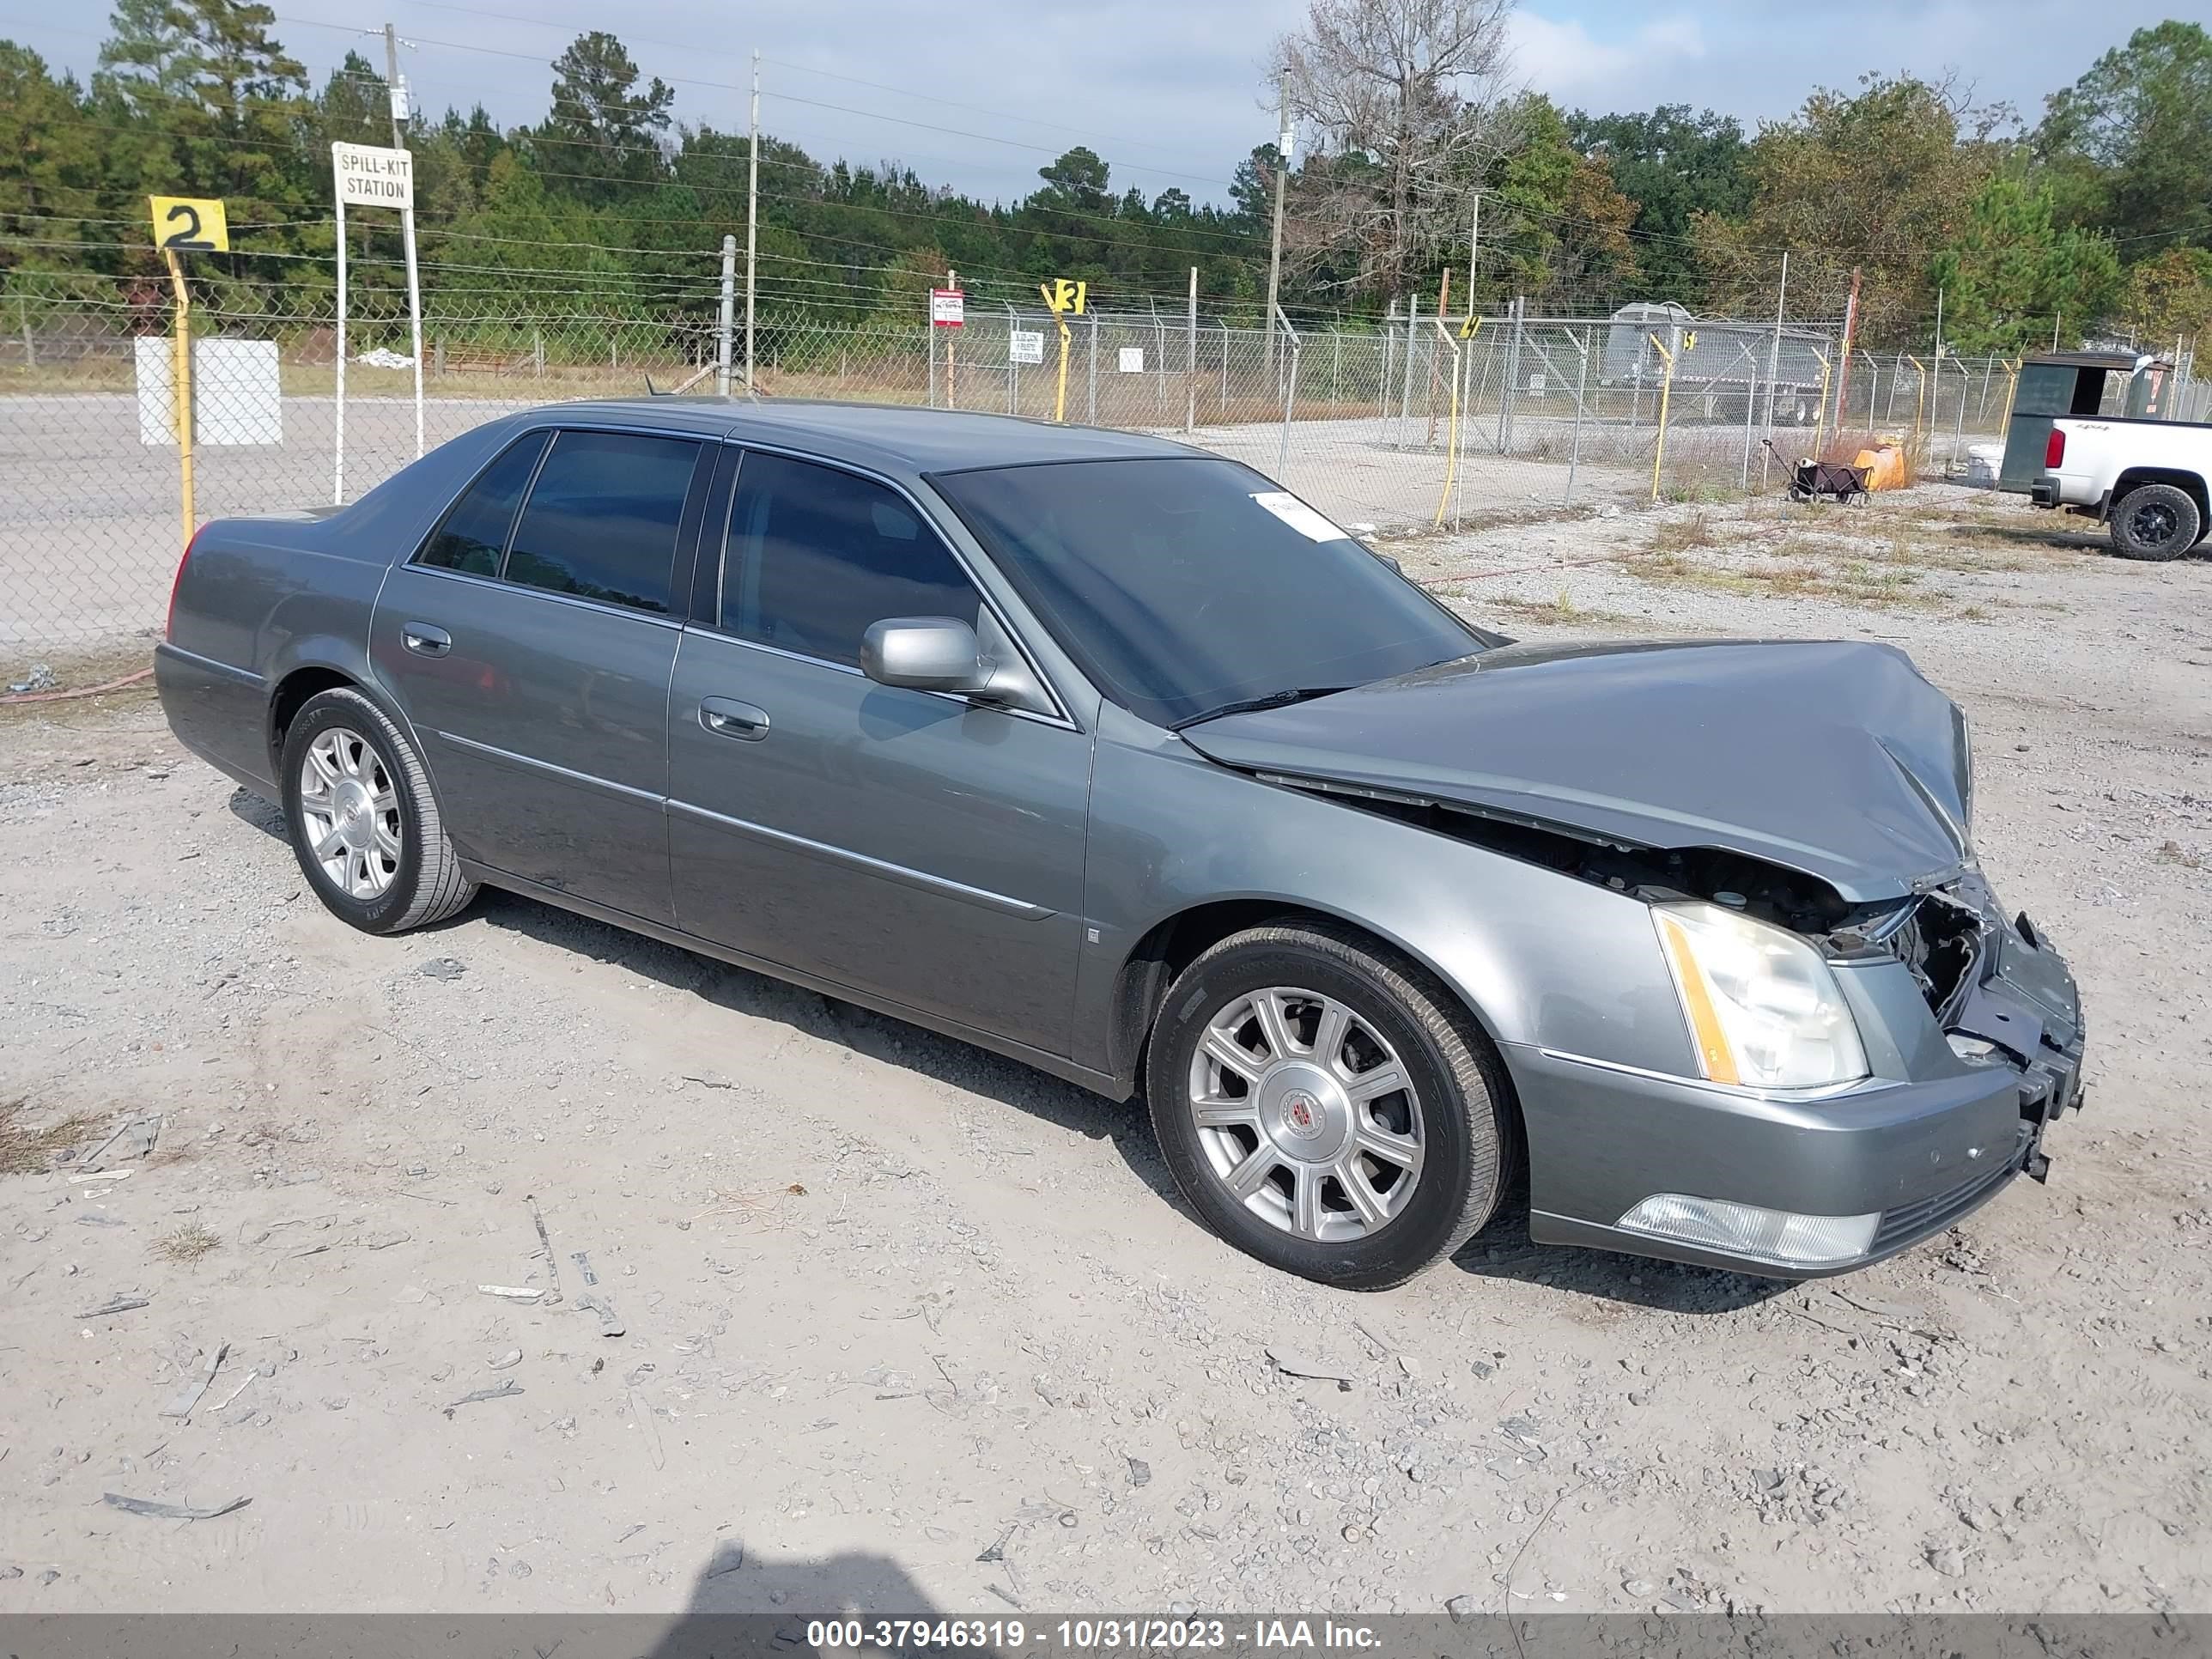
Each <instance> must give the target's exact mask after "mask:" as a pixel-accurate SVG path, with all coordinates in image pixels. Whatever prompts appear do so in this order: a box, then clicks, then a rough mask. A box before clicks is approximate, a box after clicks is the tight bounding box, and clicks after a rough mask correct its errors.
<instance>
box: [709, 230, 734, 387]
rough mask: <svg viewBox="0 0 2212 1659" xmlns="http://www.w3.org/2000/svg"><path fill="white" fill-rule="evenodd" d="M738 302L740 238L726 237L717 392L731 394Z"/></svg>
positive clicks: (716, 333) (717, 324) (717, 321)
mask: <svg viewBox="0 0 2212 1659" xmlns="http://www.w3.org/2000/svg"><path fill="white" fill-rule="evenodd" d="M737 302H738V239H737V238H736V237H734V236H725V237H724V238H722V309H721V311H720V314H719V315H718V316H717V317H716V319H715V322H714V390H715V392H716V393H718V394H719V395H720V396H721V397H725V398H726V397H728V396H729V395H730V333H731V328H732V324H733V323H734V322H735V321H736V313H737Z"/></svg>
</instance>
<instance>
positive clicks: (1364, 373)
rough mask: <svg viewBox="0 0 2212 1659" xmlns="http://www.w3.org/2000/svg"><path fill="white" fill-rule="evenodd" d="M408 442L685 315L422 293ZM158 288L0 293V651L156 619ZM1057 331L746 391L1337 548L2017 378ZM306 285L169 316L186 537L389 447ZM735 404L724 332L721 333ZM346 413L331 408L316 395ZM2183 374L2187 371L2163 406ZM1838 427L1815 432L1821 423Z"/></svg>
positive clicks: (1184, 326) (660, 361) (497, 406)
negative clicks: (1304, 519)
mask: <svg viewBox="0 0 2212 1659" xmlns="http://www.w3.org/2000/svg"><path fill="white" fill-rule="evenodd" d="M423 311H424V315H423V326H422V339H423V349H422V373H421V392H422V402H421V416H420V430H421V440H422V442H423V443H424V444H425V445H427V446H435V445H436V444H439V443H441V442H443V441H446V440H447V439H448V438H451V437H453V436H455V435H458V434H459V433H461V432H463V431H465V430H466V429H467V428H470V427H471V426H473V425H475V424H477V423H478V422H482V421H483V420H486V419H489V418H491V417H492V416H496V415H499V414H501V413H504V412H507V411H508V410H514V409H519V408H526V407H529V406H531V405H533V404H542V403H546V402H551V401H556V400H559V399H564V398H583V397H604V396H610V395H617V396H625V397H629V396H636V395H638V394H641V393H643V392H647V390H648V389H650V390H653V391H658V392H669V391H677V390H687V391H713V390H714V389H715V387H716V386H717V385H718V384H720V372H719V370H720V361H721V352H722V350H723V348H724V338H723V336H722V334H721V331H720V318H719V308H718V307H717V305H716V303H715V301H714V298H713V297H711V296H708V297H703V298H702V299H700V300H698V301H690V302H686V303H684V304H678V305H671V304H667V303H665V302H663V301H647V300H645V299H643V298H641V297H639V295H638V294H637V292H636V291H626V290H624V289H623V288H622V287H621V286H620V285H619V284H608V285H605V286H604V287H593V286H591V285H588V284H584V283H575V284H572V285H570V286H567V287H562V288H554V289H547V288H538V289H532V288H531V287H528V286H518V287H517V288H516V289H513V290H512V291H507V292H499V293H488V292H485V291H483V290H468V291H459V292H453V291H447V292H441V291H440V290H439V289H437V288H435V286H434V287H433V288H431V289H429V290H428V291H426V293H425V295H424V296H423ZM1061 320H1062V319H1060V318H1057V317H1055V316H1054V315H1053V314H1051V313H1048V312H1046V311H1044V310H1042V309H1041V308H1037V307H1030V308H1027V309H1024V308H1023V307H1018V306H999V307H988V306H985V305H983V304H981V303H978V302H977V301H975V300H973V299H971V301H970V303H969V310H968V314H967V319H966V322H965V325H964V326H963V327H961V328H958V329H957V330H956V329H950V328H932V327H930V326H929V325H927V323H925V322H923V321H921V320H920V319H916V320H915V321H913V322H911V323H900V322H890V321H884V320H881V319H867V318H858V319H852V320H823V319H818V318H815V319H801V320H784V319H763V321H762V322H761V323H760V324H759V325H758V326H757V328H756V330H755V331H754V336H753V361H754V363H755V365H756V369H755V374H756V379H757V389H758V391H759V393H760V395H762V396H763V397H769V398H793V397H820V398H839V399H846V400H853V401H865V402H895V403H907V404H918V405H928V406H932V407H937V408H950V409H961V410H981V411H990V412H998V413H1004V414H1009V415H1018V416H1028V417H1030V418H1032V419H1051V418H1053V417H1054V414H1055V412H1056V411H1060V412H1063V413H1064V416H1065V418H1066V420H1068V421H1070V422H1085V423H1091V424H1097V425H1102V426H1111V427H1120V428H1137V429H1142V430H1147V431H1153V432H1158V433H1162V434H1165V435H1172V436H1182V437H1185V438H1187V440H1188V441H1190V442H1193V443H1194V444H1197V445H1199V446H1201V447H1205V448H1207V449H1210V450H1212V451H1215V452H1216V453H1221V454H1224V455H1228V456H1231V457H1234V458H1235V459H1239V460H1243V461H1245V462H1248V463H1249V464H1250V465H1253V466H1255V467H1256V468H1258V469H1259V470H1260V471H1263V472H1266V473H1267V474H1269V475H1271V476H1273V477H1276V478H1278V479H1279V480H1280V481H1281V482H1282V483H1284V484H1285V487H1287V488H1289V489H1292V490H1294V491H1296V492H1297V494H1298V495H1302V496H1304V498H1305V499H1307V500H1308V501H1311V502H1312V503H1313V504H1314V505H1315V506H1316V507H1319V508H1321V509H1322V511H1323V512H1324V513H1328V514H1329V515H1330V516H1331V517H1333V518H1334V519H1336V520H1338V521H1340V522H1341V523H1343V524H1344V525H1346V526H1347V527H1348V528H1350V529H1352V530H1353V531H1355V532H1360V533H1367V532H1382V533H1391V532H1407V531H1413V530H1418V529H1421V528H1424V527H1427V526H1437V525H1443V526H1452V525H1458V524H1463V523H1466V522H1469V521H1488V520H1494V519H1496V518H1498V517H1499V516H1501V515H1512V514H1533V513H1549V512H1555V511H1557V510H1558V509H1559V508H1562V507H1573V506H1577V505H1579V504H1583V503H1590V504H1603V503H1608V502H1612V503H1620V504H1622V505H1628V504H1632V503H1636V502H1640V501H1648V500H1650V499H1653V498H1654V497H1655V496H1656V497H1661V498H1675V499H1680V498H1684V497H1698V498H1714V497H1717V496H1720V495H1727V494H1732V493H1735V492H1738V491H1745V490H1753V489H1759V488H1761V487H1763V485H1764V484H1765V482H1766V481H1767V479H1768V478H1769V477H1770V463H1771V456H1770V454H1769V453H1768V452H1767V451H1766V450H1765V448H1764V447H1762V443H1761V441H1762V440H1764V439H1765V438H1767V437H1769V436H1772V437H1773V438H1774V439H1775V447H1776V450H1777V452H1778V453H1781V454H1782V455H1783V456H1784V457H1785V459H1793V460H1794V459H1796V458H1797V457H1799V456H1800V455H1803V454H1809V453H1813V452H1814V451H1815V450H1816V449H1823V448H1826V449H1830V450H1832V448H1833V447H1834V446H1835V445H1836V444H1837V443H1838V442H1839V441H1840V442H1843V443H1845V444H1852V445H1854V446H1855V441H1856V440H1857V438H1858V437H1859V436H1860V435H1865V434H1869V433H1875V434H1883V435H1895V436H1897V437H1899V438H1901V439H1903V440H1904V441H1906V442H1907V443H1908V444H1909V445H1911V446H1912V447H1913V448H1914V451H1915V454H1916V459H1918V460H1919V461H1920V462H1921V463H1922V465H1923V466H1929V465H1933V466H1936V467H1943V466H1953V467H1958V468H1963V465H1964V459H1965V452H1966V450H1967V449H1969V448H1971V447H1972V446H1973V445H1974V444H1975V443H1977V442H1982V441H2000V440H2001V437H2002V428H2003V425H2004V422H2005V417H2006V414H2007V412H2008V406H2009V402H2010V397H2011V389H2012V386H2013V380H2014V371H2015V365H2012V364H2008V363H2006V362H2002V361H1998V360H1995V359H1989V360H1982V359H1976V360H1972V361H1964V360H1960V359H1958V358H1956V357H1953V356H1945V357H1943V358H1942V359H1941V360H1940V361H1939V360H1936V359H1933V358H1929V359H1916V358H1914V357H1911V356H1905V355H1899V354H1893V353H1886V354H1881V355H1880V356H1875V355H1870V354H1864V353H1854V354H1852V356H1851V357H1850V362H1849V364H1848V366H1846V364H1845V362H1844V356H1843V353H1842V351H1841V349H1840V338H1839V335H1840V331H1839V329H1838V328H1837V327H1836V326H1835V325H1832V323H1811V324H1808V323H1802V322H1785V323H1782V324H1777V323H1774V322H1771V321H1770V322H1765V323H1744V322H1714V321H1705V320H1696V319H1690V318H1688V317H1687V316H1686V313H1680V311H1679V309H1678V308H1674V307H1642V306H1639V307H1626V308H1624V309H1622V310H1621V311H1620V312H1617V313H1613V314H1612V315H1609V316H1601V317H1596V318H1541V317H1531V316H1528V315H1525V314H1524V313H1523V311H1522V307H1519V306H1517V305H1516V306H1515V307H1510V308H1509V309H1508V310H1507V312H1506V313H1504V314H1502V315H1492V316H1486V317H1483V318H1481V319H1479V320H1476V319H1459V318H1438V317H1436V316H1434V315H1415V316H1410V317H1409V316H1406V315H1403V314H1400V315H1398V316H1395V317H1393V318H1391V319H1387V320H1385V321H1383V322H1381V323H1377V324H1372V325H1366V326H1358V325H1337V326H1332V327H1308V326H1304V325H1301V326H1297V327H1292V326H1291V325H1288V324H1287V323H1281V322H1279V325H1278V326H1277V327H1275V328H1274V329H1272V330H1269V329H1263V328H1259V327H1254V326H1249V325H1237V324H1236V323H1234V322H1231V321H1229V320H1225V319H1222V318H1220V317H1218V316H1214V315H1211V314H1206V315H1198V316H1195V317H1194V316H1193V315H1192V314H1191V313H1189V312H1188V310H1186V311H1183V312H1182V313H1177V312H1176V311H1173V310H1170V309H1167V308H1164V307H1162V308H1156V309H1148V310H1147V311H1146V312H1143V313H1130V312H1128V311H1126V310H1124V311H1119V312H1116V311H1112V310H1097V311H1092V312H1090V313H1086V314H1083V315H1077V316H1070V317H1068V318H1067V319H1066V323H1067V325H1068V327H1067V334H1066V381H1065V390H1064V392H1063V390H1062V384H1061V333H1060V322H1061ZM172 325H173V311H172V301H171V298H170V295H169V293H168V291H167V288H166V286H164V285H162V284H160V283H151V282H146V281H138V280H131V279H118V278H112V277H95V276H82V275H77V276H53V277H37V276H27V275H26V274H24V273H22V272H20V271H19V272H16V273H14V274H13V276H12V277H11V279H10V280H9V284H8V286H7V288H6V289H5V291H4V292H0V469H4V477H5V483H6V488H5V489H4V490H0V659H5V660H9V661H11V662H12V661H15V660H17V659H21V660H28V659H29V658H31V657H32V656H33V655H35V654H37V653H41V652H44V651H47V650H50V649H54V648H66V647H70V646H72V645H79V646H82V645H94V644H97V643H100V642H101V641H119V640H122V639H125V638H127V637H129V636H131V635H143V634H145V633H148V632H150V631H153V630H155V629H158V628H159V627H160V625H161V614H162V609H163V605H164V604H165V601H166V598H167V592H168V582H169V578H170V576H171V574H172V572H173V569H174V567H175V563H176V558H177V554H178V550H179V545H180V540H181V538H182V535H183V533H184V532H183V522H182V520H183V514H182V511H181V503H180V500H179V496H180V489H179V485H180V479H179V470H180V469H179V450H178V445H177V442H176V438H175V430H174V426H175V422H174V416H175V400H174V398H173V392H172V390H171V386H170V381H171V379H172V376H173V351H172V340H171V330H172ZM191 333H192V337H193V338H194V341H195V346H194V353H193V360H192V362H193V370H194V374H193V380H194V397H193V410H194V422H193V425H194V428H195V436H196V441H195V444H194V446H193V448H194V462H195V464H194V467H193V475H194V477H193V483H194V499H193V502H192V513H193V516H194V518H195V520H199V521H204V520H207V519H209V518H212V517H216V516H221V515H224V514H230V513H247V512H262V511H268V510H270V509H275V508H283V507H312V506H315V505H318V504H320V503H327V502H331V501H350V500H353V499H355V498H356V497H357V496H358V495H361V494H362V492H363V491H365V490H367V489H369V488H371V487H372V486H374V484H376V483H380V482H381V481H382V480H383V479H385V478H386V477H390V476H391V475H392V473H393V472H394V471H398V469H399V468H401V467H402V466H404V465H406V464H407V463H408V462H409V461H410V460H412V459H414V457H415V455H416V443H417V412H416V366H415V362H414V360H413V357H412V356H411V351H410V331H409V325H408V319H407V317H406V315H405V313H404V302H403V303H401V304H399V305H397V306H396V305H395V302H394V301H393V299H392V298H391V297H389V296H386V295H378V296H374V297H373V298H372V299H371V300H370V301H368V302H367V304H366V306H365V307H362V306H357V307H356V308H355V313H354V314H353V315H352V316H350V317H349V319H347V325H346V333H345V355H346V361H345V362H344V364H343V374H341V365H340V363H339V362H338V351H337V342H338V332H337V316H336V313H335V311H334V308H333V306H332V302H331V297H330V291H329V290H328V289H325V288H320V287H315V286H310V285H304V284H303V285H299V286H283V287H279V286H276V285H271V284H256V283H237V282H220V283H207V284H205V285H204V286H200V287H196V289H195V292H194V299H193V304H192V308H191ZM727 345H728V349H729V353H730V357H731V360H732V361H731V368H730V374H731V376H732V384H733V386H735V388H736V390H737V391H738V392H739V393H742V392H743V391H744V382H745V374H744V334H743V331H742V328H741V327H740V328H736V329H733V330H732V335H731V337H730V338H729V339H728V342H727ZM342 385H343V395H342V396H341V386H342ZM2202 392H2203V388H2201V387H2197V386H2193V384H2191V383H2188V382H2187V381H2185V384H2184V386H2183V387H2182V389H2181V396H2180V398H2179V399H2178V400H2177V401H2179V403H2180V404H2182V405H2183V407H2184V409H2185V410H2186V409H2189V408H2192V407H2194V406H2195V405H2194V404H2192V403H2191V398H2192V397H2194V398H2197V399H2198V400H2199V401H2201V396H2202ZM1838 411H1840V414H1838Z"/></svg>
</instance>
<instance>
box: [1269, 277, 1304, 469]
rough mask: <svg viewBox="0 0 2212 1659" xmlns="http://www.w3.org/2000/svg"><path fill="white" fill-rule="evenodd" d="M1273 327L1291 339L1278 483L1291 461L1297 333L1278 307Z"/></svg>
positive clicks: (1277, 459) (1277, 463)
mask: <svg viewBox="0 0 2212 1659" xmlns="http://www.w3.org/2000/svg"><path fill="white" fill-rule="evenodd" d="M1275 325H1277V326H1279V327H1280V328H1281V329H1282V331H1283V332H1284V333H1285V334H1287V335H1289V336H1290V337H1291V362H1290V370H1291V372H1290V378H1289V379H1288V380H1285V381H1284V382H1283V441H1282V442H1281V443H1280V444H1279V446H1277V447H1276V450H1275V477H1276V481H1277V482H1278V483H1279V482H1280V481H1281V479H1282V476H1283V469H1284V468H1285V466H1287V465H1289V464H1290V459H1291V407H1292V405H1293V404H1296V402H1297V395H1298V351H1299V345H1298V331H1297V330H1296V329H1294V328H1292V327H1291V319H1289V318H1287V317H1285V315H1283V308H1282V307H1280V306H1277V307H1275Z"/></svg>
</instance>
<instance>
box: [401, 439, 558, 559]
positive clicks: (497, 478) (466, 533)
mask: <svg viewBox="0 0 2212 1659" xmlns="http://www.w3.org/2000/svg"><path fill="white" fill-rule="evenodd" d="M544 447H545V435H544V433H542V432H533V433H532V434H531V435H529V436H528V437H526V438H525V439H523V440H522V441H520V443H518V444H516V445H515V446H514V447H513V448H511V449H508V450H507V451H506V452H505V453H502V454H501V456H500V458H499V459H497V460H495V461H494V462H493V463H492V464H491V465H489V466H488V467H486V468H485V469H484V470H483V472H481V473H480V474H478V475H477V481H476V482H475V483H472V484H471V485H470V486H469V487H468V488H467V489H465V490H463V491H462V492H461V498H460V500H459V501H455V502H454V503H453V509H452V510H451V511H450V512H448V513H447V514H446V521H445V522H444V523H443V524H441V525H440V526H438V529H437V533H436V534H435V535H434V536H432V537H431V538H430V541H429V544H428V546H426V547H425V548H424V549H423V550H422V557H421V560H420V561H419V562H421V563H423V564H435V565H436V566H437V567H438V568H440V569H441V570H465V571H467V572H469V573H470V574H471V575H477V576H496V575H497V574H499V556H500V555H501V553H504V552H505V551H506V550H507V532H508V531H509V530H510V529H512V528H513V525H514V509H515V508H516V507H518V506H520V504H521V501H522V492H523V491H524V490H526V489H528V488H529V487H530V470H531V469H532V467H534V466H536V465H538V452H539V451H541V450H543V449H544Z"/></svg>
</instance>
